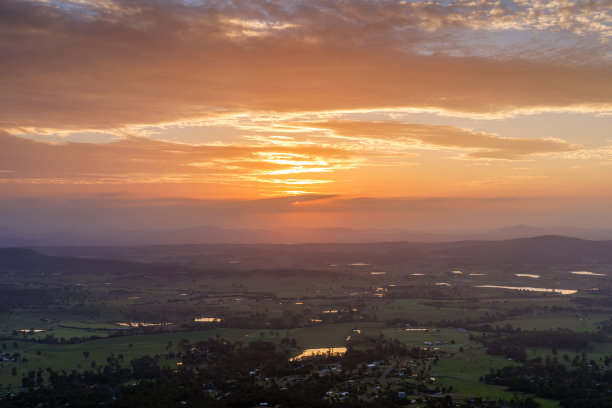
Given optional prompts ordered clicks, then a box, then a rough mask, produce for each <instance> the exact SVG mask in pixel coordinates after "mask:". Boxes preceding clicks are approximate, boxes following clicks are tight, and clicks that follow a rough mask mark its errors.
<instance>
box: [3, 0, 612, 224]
mask: <svg viewBox="0 0 612 408" xmlns="http://www.w3.org/2000/svg"><path fill="white" fill-rule="evenodd" d="M611 10H612V3H610V1H599V2H592V1H586V0H579V1H573V2H565V1H557V0H536V1H525V0H514V1H512V0H506V1H488V0H476V1H463V0H461V1H450V2H449V1H440V2H437V1H395V0H380V1H372V0H354V1H344V2H343V1H340V2H339V1H331V0H317V1H297V0H287V1H277V2H265V1H262V0H245V1H234V2H211V1H204V0H201V1H200V0H183V1H165V0H160V1H156V2H150V1H145V0H134V1H130V2H122V1H114V0H19V1H17V0H5V1H3V2H1V3H0V60H1V61H2V64H0V90H1V91H0V215H3V220H0V227H1V226H2V225H5V226H7V225H8V226H15V225H17V224H18V223H23V222H27V220H28V219H30V218H31V219H36V220H37V221H36V222H37V223H40V224H41V225H43V224H44V225H48V226H49V228H60V227H61V226H62V225H65V226H67V227H72V226H73V225H76V224H79V223H80V224H79V225H83V220H82V219H77V218H74V217H73V218H71V217H70V216H66V217H64V216H62V217H59V218H58V216H57V214H58V213H57V212H53V211H59V212H62V211H66V213H67V214H74V208H75V206H76V207H77V208H78V205H79V204H78V203H79V202H80V203H82V204H81V205H82V206H85V207H87V208H89V209H90V210H88V211H89V212H87V214H88V215H87V216H83V218H84V219H91V217H100V219H115V220H117V225H125V222H127V221H126V220H127V219H135V218H134V217H135V216H134V214H133V213H131V212H130V211H131V209H132V208H135V207H136V208H151V206H156V205H157V206H161V207H159V208H158V210H159V212H155V213H153V212H152V213H147V214H150V217H149V218H147V217H144V218H142V219H139V220H138V221H137V222H136V221H134V223H135V224H134V225H136V224H138V225H139V226H143V225H147V223H151V225H153V224H155V223H156V222H157V223H159V224H160V225H162V224H163V225H166V224H172V223H173V222H177V223H180V224H181V225H183V224H184V225H189V224H193V225H199V224H216V225H220V226H225V225H231V226H234V227H235V226H238V225H242V224H244V225H250V226H257V225H352V226H360V225H361V226H372V225H380V226H383V227H393V226H402V227H411V226H419V228H427V227H428V226H431V227H432V228H433V227H436V228H438V227H440V226H441V225H440V220H442V219H444V220H447V221H445V223H448V222H452V221H453V220H455V221H456V222H455V224H456V225H457V226H469V225H474V223H475V221H474V220H475V219H477V216H478V215H479V214H481V215H483V217H484V218H483V219H482V220H481V221H482V222H479V224H482V225H483V226H486V225H497V226H499V225H505V224H511V223H532V224H538V223H540V224H545V225H589V226H602V225H603V226H606V227H610V228H612V210H610V209H608V208H610V207H609V206H608V204H609V203H610V199H611V198H612V46H611V45H610V44H612V43H611V42H610V40H611V39H612V13H611ZM300 196H301V197H300ZM283 197H291V198H289V199H288V201H282V200H284V199H283ZM111 198H112V199H111ZM268 199H274V200H281V201H274V200H272V201H270V200H268ZM75 200H76V201H75ZM79 200H83V201H79ZM368 200H370V201H368ZM372 200H373V201H372ZM415 200H416V201H415ZM435 200H442V201H441V202H444V205H437V204H432V203H434V202H439V201H435ZM500 200H501V201H500ZM24 202H28V203H30V204H31V203H33V202H36V203H46V204H44V205H42V207H45V206H46V208H49V209H50V208H54V209H55V210H53V211H51V210H49V212H48V214H45V212H44V211H42V210H41V206H40V205H38V204H36V205H31V206H28V205H25V206H24V204H23V203H24ZM186 202H188V203H190V204H189V206H195V207H198V206H199V207H198V208H200V209H201V212H197V211H196V212H194V213H191V212H190V210H186V209H185V208H186V207H184V205H185V203H186ZM240 202H242V203H243V204H244V206H243V207H240V208H241V209H240V211H238V210H237V209H236V208H238V207H235V206H234V204H236V203H240ZM278 202H280V203H283V204H282V205H281V207H277V204H276V203H278ZM294 202H301V203H300V204H292V203H294ZM415 202H417V203H419V205H417V206H415V205H414V203H415ZM501 202H503V203H505V204H503V205H502V204H500V203H501ZM152 203H154V204H152ZM160 203H163V204H160ZM347 203H351V205H348V204H347ZM483 203H486V204H483ZM507 203H514V204H507ZM559 203H564V204H563V205H560V206H559V205H558V204H559ZM211 206H212V207H211ZM551 206H553V207H555V210H554V211H548V209H550V208H551ZM213 207H214V208H215V209H222V210H219V211H220V212H218V211H217V210H214V211H213V210H211V208H213ZM557 207H558V208H557ZM190 208H191V207H190ZM206 208H208V209H209V210H210V211H208V213H209V214H216V215H215V216H211V217H207V216H204V215H202V214H204V213H206V211H205V210H204V209H206ZM305 208H307V209H305ZM69 209H70V210H69ZM118 209H121V211H119V210H118ZM124 210H125V211H124ZM83 211H85V209H83ZM173 211H186V212H185V214H187V213H189V214H191V215H189V216H185V217H183V218H181V219H180V220H178V219H177V220H175V219H174V218H172V216H171V215H170V214H171V213H172V212H173ZM585 212H586V213H588V216H585ZM145 213H146V212H145ZM262 213H265V214H267V215H266V216H265V217H264V216H262ZM468 213H469V214H471V217H473V219H472V218H470V217H467V216H466V214H468ZM54 214H55V215H54ZM271 214H272V215H271ZM485 214H486V217H485ZM504 214H507V217H505V216H504ZM45 217H47V218H49V219H47V218H45ZM75 217H76V216H75ZM105 217H106V218H105ZM136 218H138V217H136ZM53 219H56V220H58V219H59V220H61V222H59V221H58V222H55V223H54V222H53ZM462 219H463V220H464V222H463V223H462V222H461V220H462ZM602 219H604V220H610V221H603V224H602V221H601V220H602ZM11 220H12V221H11ZM172 220H174V221H172ZM436 220H437V221H436ZM470 220H471V221H470ZM598 220H599V221H598ZM47 221H48V223H47ZM162 221H163V222H162ZM94 224H95V223H93V224H91V225H92V226H95V225H97V224H95V225H94ZM464 224H465V225H464Z"/></svg>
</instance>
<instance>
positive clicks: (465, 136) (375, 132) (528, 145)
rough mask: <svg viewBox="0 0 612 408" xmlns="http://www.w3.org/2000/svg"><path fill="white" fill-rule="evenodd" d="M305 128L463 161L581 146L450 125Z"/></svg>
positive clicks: (345, 124) (370, 124) (352, 124)
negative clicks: (440, 151) (441, 152)
mask: <svg viewBox="0 0 612 408" xmlns="http://www.w3.org/2000/svg"><path fill="white" fill-rule="evenodd" d="M305 125H306V126H309V127H312V128H321V129H327V130H329V131H332V132H334V133H336V134H338V135H341V136H346V137H353V138H364V139H375V140H395V141H402V142H404V143H408V144H409V145H411V146H412V147H413V148H440V147H441V148H450V149H459V150H461V151H463V152H464V154H465V156H464V157H466V158H474V159H504V160H520V159H524V158H525V157H526V156H529V155H533V154H547V153H559V152H574V151H578V150H580V149H581V146H578V145H574V144H571V143H568V142H566V141H564V140H561V139H556V138H551V137H548V138H539V139H528V138H508V137H502V136H498V135H492V134H484V133H478V132H473V131H470V130H466V129H460V128H456V127H452V126H434V125H423V124H412V123H400V122H393V121H384V122H382V121H378V122H365V121H348V120H344V121H325V122H308V123H306V124H305Z"/></svg>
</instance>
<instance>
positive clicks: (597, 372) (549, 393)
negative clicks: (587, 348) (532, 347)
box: [484, 358, 612, 408]
mask: <svg viewBox="0 0 612 408" xmlns="http://www.w3.org/2000/svg"><path fill="white" fill-rule="evenodd" d="M606 360H607V361H610V359H609V358H606ZM573 365H575V366H576V367H575V368H573V369H568V368H567V367H566V365H565V364H562V363H559V362H558V361H556V359H554V358H552V359H551V358H548V359H546V360H545V362H544V364H542V362H541V360H535V361H530V362H528V363H526V364H524V365H518V366H509V367H504V368H502V369H500V370H496V371H493V370H491V371H492V372H491V373H490V374H488V375H487V376H486V377H485V378H484V380H485V381H486V382H487V383H488V384H495V385H505V386H508V387H510V390H511V391H520V392H528V393H531V394H535V395H538V396H540V397H543V398H552V399H557V400H560V405H561V406H562V407H563V408H584V407H589V408H603V407H611V406H612V393H611V392H610V390H611V389H612V371H610V370H609V369H607V368H604V367H600V366H598V365H597V364H596V363H595V362H594V361H590V362H583V361H580V360H579V359H575V361H574V362H573Z"/></svg>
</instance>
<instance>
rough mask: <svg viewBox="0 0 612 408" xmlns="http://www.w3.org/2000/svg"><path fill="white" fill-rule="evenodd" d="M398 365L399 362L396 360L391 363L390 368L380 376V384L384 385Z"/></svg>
mask: <svg viewBox="0 0 612 408" xmlns="http://www.w3.org/2000/svg"><path fill="white" fill-rule="evenodd" d="M396 365H397V362H396V361H395V360H391V363H390V364H389V367H387V368H386V369H385V371H384V372H383V373H382V375H381V376H380V380H379V381H380V383H381V384H384V383H385V380H386V379H387V376H388V375H389V373H390V372H391V371H393V370H394V369H395V366H396Z"/></svg>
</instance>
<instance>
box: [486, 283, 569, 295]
mask: <svg viewBox="0 0 612 408" xmlns="http://www.w3.org/2000/svg"><path fill="white" fill-rule="evenodd" d="M476 287H477V288H495V289H514V290H528V291H532V292H550V293H560V294H562V295H573V294H574V293H576V292H578V291H577V290H575V289H551V288H532V287H529V286H497V285H478V286H476Z"/></svg>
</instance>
